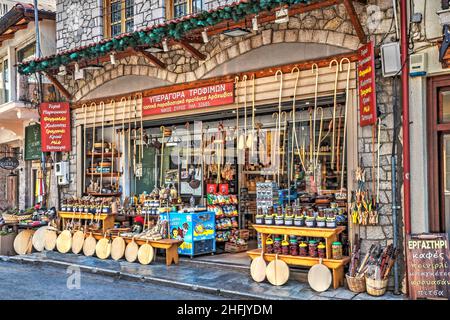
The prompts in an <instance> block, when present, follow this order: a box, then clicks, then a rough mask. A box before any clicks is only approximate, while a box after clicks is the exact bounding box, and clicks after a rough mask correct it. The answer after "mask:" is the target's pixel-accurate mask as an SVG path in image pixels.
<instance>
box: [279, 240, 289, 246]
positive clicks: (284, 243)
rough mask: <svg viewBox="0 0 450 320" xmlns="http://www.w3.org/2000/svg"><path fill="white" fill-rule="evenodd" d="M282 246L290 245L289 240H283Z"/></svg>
mask: <svg viewBox="0 0 450 320" xmlns="http://www.w3.org/2000/svg"><path fill="white" fill-rule="evenodd" d="M281 245H282V246H288V245H289V242H287V241H286V240H283V242H282V243H281Z"/></svg>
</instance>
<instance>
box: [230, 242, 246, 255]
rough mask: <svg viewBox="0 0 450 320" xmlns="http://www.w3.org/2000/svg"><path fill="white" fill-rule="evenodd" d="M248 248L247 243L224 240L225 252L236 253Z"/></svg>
mask: <svg viewBox="0 0 450 320" xmlns="http://www.w3.org/2000/svg"><path fill="white" fill-rule="evenodd" d="M247 250H248V244H244V245H241V244H236V243H232V242H226V243H225V252H230V253H238V252H243V251H247Z"/></svg>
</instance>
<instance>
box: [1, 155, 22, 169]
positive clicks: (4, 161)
mask: <svg viewBox="0 0 450 320" xmlns="http://www.w3.org/2000/svg"><path fill="white" fill-rule="evenodd" d="M18 166H19V160H17V158H14V157H4V158H1V159H0V168H2V169H5V170H15V169H17V167H18Z"/></svg>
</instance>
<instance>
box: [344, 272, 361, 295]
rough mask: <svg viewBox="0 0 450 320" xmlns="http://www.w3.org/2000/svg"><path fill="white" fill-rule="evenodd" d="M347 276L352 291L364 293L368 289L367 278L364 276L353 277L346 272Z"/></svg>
mask: <svg viewBox="0 0 450 320" xmlns="http://www.w3.org/2000/svg"><path fill="white" fill-rule="evenodd" d="M345 277H346V278H347V284H348V288H349V289H350V291H352V292H355V293H362V292H365V291H366V279H364V276H361V277H351V276H349V275H348V274H346V275H345Z"/></svg>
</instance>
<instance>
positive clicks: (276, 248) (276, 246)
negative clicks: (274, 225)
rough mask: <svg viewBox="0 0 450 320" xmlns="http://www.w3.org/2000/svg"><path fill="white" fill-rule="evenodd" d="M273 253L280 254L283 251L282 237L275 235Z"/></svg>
mask: <svg viewBox="0 0 450 320" xmlns="http://www.w3.org/2000/svg"><path fill="white" fill-rule="evenodd" d="M273 253H275V254H280V253H281V238H280V237H275V239H274V241H273Z"/></svg>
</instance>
